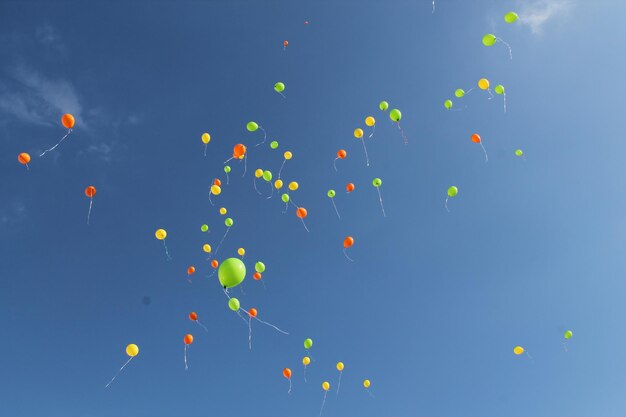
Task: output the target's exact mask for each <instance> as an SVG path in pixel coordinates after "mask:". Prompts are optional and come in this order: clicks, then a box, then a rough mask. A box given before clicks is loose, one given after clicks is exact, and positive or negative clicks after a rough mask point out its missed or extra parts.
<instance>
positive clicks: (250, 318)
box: [248, 315, 252, 350]
mask: <svg viewBox="0 0 626 417" xmlns="http://www.w3.org/2000/svg"><path fill="white" fill-rule="evenodd" d="M248 347H249V348H250V350H252V317H250V316H249V315H248Z"/></svg>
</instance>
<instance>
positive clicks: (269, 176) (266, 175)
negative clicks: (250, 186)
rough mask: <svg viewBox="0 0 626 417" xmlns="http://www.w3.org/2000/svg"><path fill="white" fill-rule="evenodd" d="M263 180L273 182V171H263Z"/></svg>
mask: <svg viewBox="0 0 626 417" xmlns="http://www.w3.org/2000/svg"><path fill="white" fill-rule="evenodd" d="M263 179H264V180H265V181H268V182H269V181H271V180H272V172H271V171H263Z"/></svg>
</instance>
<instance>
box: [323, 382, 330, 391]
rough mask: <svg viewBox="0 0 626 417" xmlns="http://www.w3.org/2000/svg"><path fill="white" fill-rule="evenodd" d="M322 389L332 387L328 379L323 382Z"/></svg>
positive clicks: (325, 389) (326, 389)
mask: <svg viewBox="0 0 626 417" xmlns="http://www.w3.org/2000/svg"><path fill="white" fill-rule="evenodd" d="M322 389H323V390H324V391H328V390H329V389H330V383H329V382H328V381H324V382H322Z"/></svg>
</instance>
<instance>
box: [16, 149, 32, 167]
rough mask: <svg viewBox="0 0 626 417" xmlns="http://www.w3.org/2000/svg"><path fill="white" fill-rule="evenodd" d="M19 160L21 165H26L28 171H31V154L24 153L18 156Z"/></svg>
mask: <svg viewBox="0 0 626 417" xmlns="http://www.w3.org/2000/svg"><path fill="white" fill-rule="evenodd" d="M17 160H18V161H19V163H20V164H22V165H26V169H30V168H29V167H28V163H29V162H30V155H29V154H27V153H26V152H22V153H21V154H19V155H18V156H17Z"/></svg>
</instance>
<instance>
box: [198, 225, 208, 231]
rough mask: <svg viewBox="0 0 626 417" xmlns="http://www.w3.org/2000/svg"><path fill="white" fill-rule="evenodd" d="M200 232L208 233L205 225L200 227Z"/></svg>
mask: <svg viewBox="0 0 626 417" xmlns="http://www.w3.org/2000/svg"><path fill="white" fill-rule="evenodd" d="M200 230H202V231H203V232H208V231H209V226H208V225H206V224H203V225H202V226H200Z"/></svg>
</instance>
